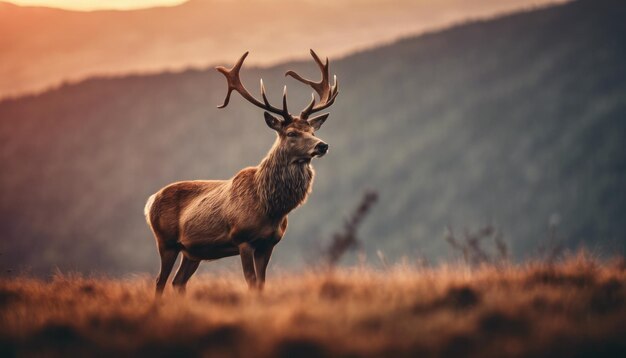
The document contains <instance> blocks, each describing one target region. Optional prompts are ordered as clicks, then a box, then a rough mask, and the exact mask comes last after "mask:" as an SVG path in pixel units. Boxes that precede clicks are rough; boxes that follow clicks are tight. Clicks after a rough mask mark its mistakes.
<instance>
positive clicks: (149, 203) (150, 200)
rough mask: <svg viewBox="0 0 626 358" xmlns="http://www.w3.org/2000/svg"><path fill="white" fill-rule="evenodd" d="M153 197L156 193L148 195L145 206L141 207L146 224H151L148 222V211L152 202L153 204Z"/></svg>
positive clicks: (150, 209)
mask: <svg viewBox="0 0 626 358" xmlns="http://www.w3.org/2000/svg"><path fill="white" fill-rule="evenodd" d="M155 197H156V194H152V195H150V197H149V198H148V201H147V202H146V206H145V207H144V208H143V214H144V215H145V216H146V221H147V222H148V225H150V226H152V223H151V222H150V212H151V211H152V204H154V198H155Z"/></svg>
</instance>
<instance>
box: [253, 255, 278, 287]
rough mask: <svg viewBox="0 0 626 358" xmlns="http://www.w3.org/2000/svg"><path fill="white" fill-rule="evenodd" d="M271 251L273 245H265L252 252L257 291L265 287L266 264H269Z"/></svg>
mask: <svg viewBox="0 0 626 358" xmlns="http://www.w3.org/2000/svg"><path fill="white" fill-rule="evenodd" d="M273 249H274V245H273V244H266V245H262V246H258V247H257V248H256V249H255V250H254V268H255V270H256V280H257V288H258V289H259V290H262V289H263V286H264V285H265V271H266V270H267V264H268V263H269V262H270V257H271V256H272V250H273Z"/></svg>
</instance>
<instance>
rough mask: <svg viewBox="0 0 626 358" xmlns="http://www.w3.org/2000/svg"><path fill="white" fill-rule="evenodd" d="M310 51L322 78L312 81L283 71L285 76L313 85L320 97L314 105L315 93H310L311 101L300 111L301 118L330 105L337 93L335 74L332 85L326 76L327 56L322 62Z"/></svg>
mask: <svg viewBox="0 0 626 358" xmlns="http://www.w3.org/2000/svg"><path fill="white" fill-rule="evenodd" d="M310 51H311V56H312V57H313V60H315V63H317V66H318V67H319V68H320V71H321V72H322V79H321V80H320V81H319V82H314V81H311V80H308V79H306V78H303V77H302V76H300V75H299V74H297V73H295V72H294V71H287V73H285V76H291V77H293V78H295V79H296V80H298V81H300V82H302V83H305V84H307V85H309V86H311V87H313V90H314V91H315V92H317V95H318V96H319V97H320V102H319V103H318V104H317V105H316V104H315V95H312V99H311V103H309V105H308V106H307V107H306V108H305V109H304V110H303V111H302V113H300V118H301V119H307V118H308V117H309V116H310V115H311V114H313V113H315V112H319V111H321V110H323V109H326V108H328V107H330V106H331V105H332V104H333V103H334V102H335V98H337V95H338V94H339V83H338V82H337V76H334V81H335V83H334V84H333V85H332V86H331V85H330V81H329V78H328V77H329V74H328V58H326V62H322V60H320V58H319V56H317V54H316V53H315V51H313V50H310Z"/></svg>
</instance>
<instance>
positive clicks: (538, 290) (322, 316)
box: [0, 256, 626, 357]
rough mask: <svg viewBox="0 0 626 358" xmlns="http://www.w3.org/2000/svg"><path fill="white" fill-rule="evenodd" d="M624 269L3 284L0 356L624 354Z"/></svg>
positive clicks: (577, 265) (404, 270)
mask: <svg viewBox="0 0 626 358" xmlns="http://www.w3.org/2000/svg"><path fill="white" fill-rule="evenodd" d="M624 269H625V267H624V262H623V261H621V262H615V263H612V264H599V263H598V262H594V261H592V260H589V258H585V256H579V257H575V258H571V259H569V260H567V261H565V262H563V263H560V264H558V265H554V266H547V265H543V264H531V265H527V266H524V267H516V266H510V265H505V266H501V267H486V266H485V267H482V268H480V269H478V270H470V269H469V268H467V267H462V266H461V267H449V266H444V267H440V268H416V267H414V266H397V267H392V268H389V269H387V270H385V271H376V270H373V269H371V268H366V267H361V268H354V269H350V270H347V269H344V270H340V271H336V272H334V273H333V274H328V273H323V272H307V273H304V274H302V275H293V274H281V275H277V276H274V277H271V278H270V281H269V285H268V287H267V289H266V291H264V292H263V294H258V293H256V292H249V291H247V289H246V288H245V287H244V286H245V285H244V283H243V279H242V277H241V275H240V274H239V273H237V274H236V275H235V276H234V277H233V275H232V274H228V273H223V274H222V275H220V276H215V275H213V276H205V277H198V278H193V279H192V281H191V282H190V287H189V290H188V292H187V295H186V296H185V297H179V296H177V295H175V294H174V293H173V292H171V291H169V290H171V289H170V288H169V287H168V291H166V296H165V297H164V298H163V299H162V300H160V301H156V302H155V301H154V300H153V291H152V289H153V287H152V283H153V282H152V280H151V279H150V280H146V279H144V278H133V279H127V280H111V279H98V278H83V277H80V276H79V277H76V276H69V277H68V276H56V277H54V278H53V279H52V280H51V281H40V280H34V279H27V278H20V279H12V280H0V319H1V320H2V325H0V355H2V356H3V357H10V356H13V355H17V356H41V355H45V356H47V357H48V356H53V357H55V356H59V357H67V356H77V355H78V356H85V355H93V354H97V355H104V356H113V355H117V356H119V355H122V356H158V357H166V356H167V357H169V356H177V357H179V356H209V357H214V356H215V357H225V356H228V357H250V356H255V357H326V356H341V357H345V356H350V357H357V356H359V357H361V356H366V357H390V356H391V357H415V356H420V357H459V356H463V357H555V356H558V357H619V356H624V353H626V342H625V341H624V335H626V324H625V322H626V271H625V270H624Z"/></svg>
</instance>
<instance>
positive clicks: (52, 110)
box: [0, 0, 626, 274]
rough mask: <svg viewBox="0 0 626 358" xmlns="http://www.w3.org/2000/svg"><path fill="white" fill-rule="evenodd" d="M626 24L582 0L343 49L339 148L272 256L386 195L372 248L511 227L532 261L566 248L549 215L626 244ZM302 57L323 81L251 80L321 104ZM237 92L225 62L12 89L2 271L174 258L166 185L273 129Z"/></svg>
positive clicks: (216, 173) (589, 241)
mask: <svg viewBox="0 0 626 358" xmlns="http://www.w3.org/2000/svg"><path fill="white" fill-rule="evenodd" d="M625 18H626V7H625V6H623V2H622V1H619V0H603V1H577V2H574V3H569V4H566V5H561V6H557V7H553V8H548V9H542V10H537V11H533V12H527V13H521V14H516V15H512V16H507V17H504V18H500V19H495V20H491V21H485V22H477V23H471V24H467V25H463V26H458V27H455V28H452V29H449V30H446V31H443V32H438V33H432V34H427V35H424V36H419V37H415V38H407V39H405V40H402V41H399V42H397V43H394V44H391V45H389V46H385V47H380V48H376V49H373V50H370V51H366V52H361V53H357V54H354V55H351V56H348V57H345V58H343V59H331V71H332V72H334V73H336V74H337V75H338V77H339V80H340V83H341V93H340V94H339V98H338V99H337V102H336V104H335V105H334V106H333V107H332V108H331V109H330V112H331V116H330V118H329V120H328V121H327V122H326V124H325V125H324V127H323V128H322V129H321V130H320V131H319V132H318V135H319V136H320V137H321V138H323V139H324V140H325V141H326V142H328V143H329V144H330V153H329V155H327V156H326V157H324V158H322V159H320V160H316V161H314V165H315V168H316V171H317V178H316V181H315V185H314V190H313V194H312V196H311V197H310V199H309V201H308V202H307V204H306V205H305V206H303V207H302V208H300V209H297V210H296V211H295V212H293V213H292V215H291V216H290V226H289V230H288V232H287V235H286V237H285V239H284V240H283V242H281V244H280V245H279V246H278V247H277V249H276V250H275V256H274V258H273V259H272V260H273V261H272V264H273V265H280V266H291V267H298V266H301V265H302V264H304V263H306V262H310V260H313V258H314V255H315V252H316V250H317V248H318V247H319V245H320V242H323V241H324V240H326V239H328V238H329V236H330V234H331V233H332V232H333V231H335V230H337V229H339V228H340V227H341V225H342V221H343V217H344V216H345V215H347V214H348V213H349V212H350V210H351V209H352V207H353V206H354V205H356V204H357V203H358V201H359V200H360V197H361V195H362V192H363V191H364V190H365V189H368V188H369V189H374V190H377V191H378V192H379V194H380V200H379V202H378V204H377V205H376V206H375V207H374V208H373V210H372V213H371V214H370V216H369V217H368V218H367V220H366V221H365V223H364V225H363V227H362V228H361V230H360V237H361V238H362V240H363V241H364V245H363V249H364V250H366V251H367V252H368V254H369V255H370V256H373V255H374V253H375V252H376V250H381V251H382V252H384V253H385V254H386V255H387V257H388V258H390V259H396V258H399V257H401V256H402V255H406V256H407V257H409V258H414V257H416V255H418V254H419V255H422V256H425V257H427V258H429V259H431V260H434V259H437V258H442V257H449V256H450V250H449V248H448V247H447V244H446V242H445V241H444V240H443V239H442V237H443V234H444V230H445V228H446V227H447V226H450V227H452V228H453V230H455V231H456V232H457V233H460V232H462V231H463V230H464V229H468V230H470V231H471V230H475V229H478V228H479V227H481V226H483V225H485V224H495V225H496V226H497V227H498V228H499V229H500V230H502V232H503V234H504V237H505V240H506V241H507V242H508V243H509V245H510V247H511V250H512V251H513V253H515V254H516V257H518V258H519V257H524V256H527V255H531V254H532V253H534V252H535V250H537V249H538V248H539V247H540V246H542V245H546V244H547V242H546V241H547V238H548V236H550V235H549V234H548V225H549V222H551V223H552V225H553V226H554V227H557V234H556V235H552V236H553V240H554V239H555V238H556V239H557V240H558V241H560V242H562V243H563V244H564V245H566V246H567V247H576V246H578V245H580V244H585V245H586V246H588V247H591V248H592V249H597V250H600V251H604V252H621V253H624V250H625V245H626V221H624V212H626V186H625V185H624V184H625V183H626V38H625V34H626V21H624V19H625ZM244 50H245V49H242V52H243V51H244ZM253 56H254V53H251V55H250V57H253ZM232 60H233V61H234V60H236V59H235V58H233V59H232ZM228 65H230V64H228ZM286 69H295V70H297V71H299V72H301V73H304V74H307V75H310V76H314V75H315V76H317V73H316V69H315V67H314V66H313V64H312V62H297V63H287V64H284V65H280V66H276V67H271V68H244V70H243V71H242V77H243V79H244V82H245V83H246V84H247V85H248V88H250V89H251V90H252V89H256V88H258V84H257V83H258V82H257V81H258V78H259V77H263V79H264V81H265V83H266V85H267V87H268V93H269V94H270V100H273V101H275V102H276V103H278V102H277V101H278V100H279V98H280V93H281V88H282V85H283V84H285V83H286V84H287V85H288V88H289V97H290V99H291V101H290V106H291V108H297V107H299V106H302V107H303V106H304V105H305V104H306V102H307V100H308V98H309V97H308V96H309V95H308V94H307V92H306V91H305V89H304V88H303V86H301V84H299V83H298V82H296V81H293V80H292V79H289V78H285V77H283V74H284V72H285V70H286ZM225 89H226V84H225V81H224V79H223V77H222V76H221V75H220V74H219V73H217V72H216V71H214V70H213V69H212V68H209V69H206V70H189V71H185V72H181V73H163V74H159V75H151V76H139V75H137V76H128V77H123V78H96V79H90V80H87V81H84V82H81V83H78V84H75V85H67V86H63V87H60V88H58V89H56V90H53V91H49V92H46V93H44V94H41V95H38V96H31V97H22V98H19V99H15V100H6V101H4V102H1V103H0V167H1V168H2V174H1V175H0V235H1V236H2V238H1V241H0V245H1V246H0V251H1V252H2V263H1V265H2V266H6V267H2V269H5V268H6V269H13V270H19V269H30V270H32V271H33V272H36V273H45V272H49V270H51V269H53V268H54V267H56V266H58V267H60V268H61V269H77V270H85V271H87V270H97V271H103V272H108V273H114V274H115V273H127V272H132V271H145V270H151V271H155V270H156V269H157V263H158V259H157V254H156V250H155V247H154V241H153V239H152V237H151V233H150V232H149V230H148V228H147V225H146V224H145V221H144V218H143V206H144V204H145V200H146V199H147V197H148V196H149V195H150V194H152V193H153V192H155V191H156V190H158V189H159V188H160V187H162V186H163V185H165V184H168V183H170V182H172V181H177V180H185V179H199V178H228V177H230V176H231V175H233V174H234V173H236V171H237V170H239V169H241V168H243V167H245V166H249V165H255V164H256V163H258V161H259V160H260V159H261V158H262V157H263V156H264V154H265V153H266V152H267V150H268V149H269V147H270V146H271V144H272V142H273V140H274V133H273V132H272V131H271V130H270V129H269V128H267V127H266V125H265V123H264V121H263V115H262V113H261V111H259V110H258V109H255V108H252V106H251V105H249V104H248V103H246V102H245V101H243V100H242V99H241V98H240V97H239V96H237V95H234V96H233V99H232V100H231V103H230V105H229V106H228V107H227V108H226V109H223V110H218V109H217V108H216V105H218V104H220V103H221V101H222V99H223V96H224V95H225ZM61 258H62V259H63V260H62V261H61ZM61 262H62V263H61Z"/></svg>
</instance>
